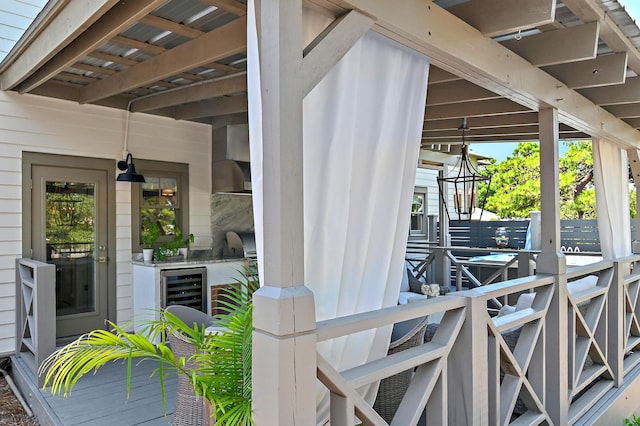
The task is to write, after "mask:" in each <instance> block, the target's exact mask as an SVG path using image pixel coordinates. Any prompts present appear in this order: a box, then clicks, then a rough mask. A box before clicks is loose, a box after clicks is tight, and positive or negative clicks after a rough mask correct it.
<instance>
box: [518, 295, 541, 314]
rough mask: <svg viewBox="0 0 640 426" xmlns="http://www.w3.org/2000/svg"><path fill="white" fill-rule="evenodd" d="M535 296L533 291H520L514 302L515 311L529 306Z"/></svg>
mask: <svg viewBox="0 0 640 426" xmlns="http://www.w3.org/2000/svg"><path fill="white" fill-rule="evenodd" d="M535 298H536V294H535V293H522V294H521V295H520V297H518V301H517V302H516V312H517V311H521V310H523V309H528V308H530V307H531V304H532V303H533V299H535Z"/></svg>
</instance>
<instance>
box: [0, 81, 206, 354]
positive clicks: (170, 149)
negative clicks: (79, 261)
mask: <svg viewBox="0 0 640 426" xmlns="http://www.w3.org/2000/svg"><path fill="white" fill-rule="evenodd" d="M125 119H126V112H124V111H120V110H115V109H110V108H104V107H98V106H93V105H78V104H76V103H73V102H67V101H61V100H57V99H52V98H45V97H40V96H34V95H18V94H16V93H13V92H0V354H4V353H10V352H13V351H14V347H15V284H14V280H15V270H14V268H15V265H14V262H15V258H16V257H19V256H21V252H22V227H21V226H22V225H21V214H22V194H21V191H22V189H21V188H22V183H21V182H22V180H21V179H22V170H21V167H22V166H21V161H22V152H23V151H30V152H42V153H51V154H63V155H73V156H83V157H94V158H106V159H113V160H114V168H115V162H116V161H117V160H120V159H121V158H122V152H123V132H124V123H125ZM128 144H129V148H128V150H129V151H130V152H132V153H133V155H134V158H140V159H149V160H158V161H175V162H181V163H187V164H189V173H190V177H189V182H190V190H189V200H190V202H189V208H190V232H192V233H193V234H194V235H196V236H201V237H207V238H209V237H210V236H211V230H210V223H211V219H210V215H211V214H210V211H209V208H208V206H209V199H210V195H209V194H210V180H211V179H210V176H211V172H210V163H211V162H210V157H211V156H210V152H211V130H210V127H209V126H207V125H204V124H196V123H189V122H183V121H176V120H173V119H168V118H163V117H156V116H151V115H145V114H132V115H131V122H130V126H129V141H128ZM130 188H131V184H128V183H122V182H119V183H117V184H116V262H117V264H116V265H117V266H116V269H117V278H116V279H117V322H118V323H120V324H122V323H125V322H127V321H130V320H131V319H132V315H133V310H132V300H131V298H132V293H133V292H132V273H131V201H130V200H131V194H130ZM202 206H207V208H202Z"/></svg>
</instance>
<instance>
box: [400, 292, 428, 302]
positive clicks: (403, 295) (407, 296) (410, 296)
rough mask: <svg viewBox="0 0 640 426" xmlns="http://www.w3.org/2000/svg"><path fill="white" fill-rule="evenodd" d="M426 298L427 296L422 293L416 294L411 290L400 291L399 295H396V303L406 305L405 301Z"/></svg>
mask: <svg viewBox="0 0 640 426" xmlns="http://www.w3.org/2000/svg"><path fill="white" fill-rule="evenodd" d="M426 298H427V296H426V295H424V294H418V293H414V292H412V291H401V292H400V295H399V296H398V304H400V305H406V304H407V303H409V302H412V301H414V300H422V299H426Z"/></svg>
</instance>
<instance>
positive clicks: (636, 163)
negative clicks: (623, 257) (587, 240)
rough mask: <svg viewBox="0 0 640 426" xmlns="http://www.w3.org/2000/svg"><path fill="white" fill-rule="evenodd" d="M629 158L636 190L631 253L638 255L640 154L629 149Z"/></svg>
mask: <svg viewBox="0 0 640 426" xmlns="http://www.w3.org/2000/svg"><path fill="white" fill-rule="evenodd" d="M627 157H628V158H629V165H630V166H631V173H632V174H633V186H634V187H635V188H636V234H635V236H634V237H635V238H634V239H633V242H632V243H631V251H633V253H635V254H638V253H640V214H638V213H637V209H638V206H640V189H639V188H640V154H639V153H638V150H637V149H635V148H634V149H628V150H627Z"/></svg>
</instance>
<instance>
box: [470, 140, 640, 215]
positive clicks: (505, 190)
mask: <svg viewBox="0 0 640 426" xmlns="http://www.w3.org/2000/svg"><path fill="white" fill-rule="evenodd" d="M566 144H567V145H568V150H567V152H566V153H565V154H564V155H563V156H562V157H560V161H559V163H560V164H559V165H560V217H561V218H562V219H595V218H596V196H595V187H594V183H593V154H592V148H591V141H576V142H566ZM482 173H484V174H488V175H491V176H492V180H491V187H490V188H489V192H488V195H487V200H486V202H485V209H487V210H489V211H492V212H494V213H496V214H498V215H499V216H500V217H501V218H527V217H529V211H531V210H540V146H539V144H538V143H536V142H521V143H519V144H518V146H517V147H516V149H515V150H514V151H513V154H512V155H511V156H509V157H508V158H507V159H506V160H504V161H502V162H501V163H493V164H491V165H489V166H486V167H485V168H484V169H483V170H482ZM486 192H487V188H486V185H483V186H480V188H479V193H480V197H482V196H483V195H484V194H485V193H486ZM481 199H482V198H481ZM630 206H631V215H632V217H634V216H635V211H636V205H635V193H633V192H632V193H631V194H630Z"/></svg>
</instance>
